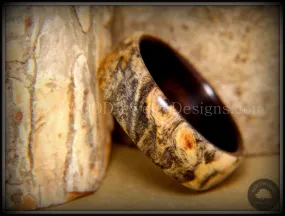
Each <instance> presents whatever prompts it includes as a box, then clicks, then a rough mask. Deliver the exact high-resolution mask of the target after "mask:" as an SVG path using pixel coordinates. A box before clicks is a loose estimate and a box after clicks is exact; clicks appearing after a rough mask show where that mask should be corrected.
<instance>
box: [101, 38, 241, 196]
mask: <svg viewBox="0 0 285 216" xmlns="http://www.w3.org/2000/svg"><path fill="white" fill-rule="evenodd" d="M99 83H100V87H101V89H102V91H103V95H104V99H105V101H106V102H108V103H110V104H111V105H112V114H113V116H114V117H115V119H116V120H117V121H118V123H119V124H120V125H121V127H122V128H123V129H124V131H125V132H126V134H127V135H128V136H129V137H130V138H131V140H132V141H133V142H134V143H135V144H136V145H137V147H138V148H139V149H140V150H141V151H143V152H144V153H145V154H146V155H147V156H148V157H150V158H151V159H152V161H153V162H154V163H155V164H156V165H158V166H159V167H161V168H162V169H163V171H164V172H165V173H166V174H168V175H170V176H172V177H174V178H175V179H177V180H178V181H180V182H181V183H182V184H183V185H184V186H186V187H188V188H191V189H193V190H198V191H202V190H207V189H209V188H211V187H213V186H214V185H217V184H218V183H220V182H221V181H222V180H224V179H225V178H226V177H227V176H229V175H230V174H231V173H232V172H233V171H234V170H235V169H236V168H237V167H238V166H239V164H240V163H241V161H242V159H243V156H242V152H243V145H242V138H241V134H240V132H239V130H238V127H237V126H236V124H235V122H234V120H233V118H232V117H231V115H230V113H229V110H227V111H228V112H225V106H224V104H223V103H222V101H221V100H220V99H219V97H218V96H217V94H216V93H215V91H214V90H213V88H212V87H211V85H210V84H209V83H208V82H207V81H206V80H205V79H204V78H203V77H202V76H201V75H200V74H199V73H198V72H197V70H196V69H195V68H194V67H193V66H192V65H191V64H190V63H189V62H188V61H187V60H186V59H185V58H184V57H183V56H182V55H180V54H179V53H178V52H177V51H175V49H174V48H172V47H170V46H169V45H167V44H166V43H165V42H163V41H162V40H160V39H158V38H156V37H154V36H151V35H147V34H143V33H136V34H134V35H132V36H130V37H128V38H127V39H125V40H124V41H123V42H121V43H120V44H119V45H118V47H117V48H116V49H115V50H113V51H112V52H111V53H110V54H109V55H108V56H106V58H105V59H104V61H103V62H102V64H101V65H100V69H99ZM177 105H181V107H183V108H184V107H188V110H189V109H190V110H192V111H190V112H187V113H186V112H185V109H184V110H183V111H181V110H178V107H177ZM189 107H190V108H189ZM194 107H196V108H197V109H196V112H195V113H194V111H195V110H194ZM207 107H216V108H220V109H219V110H221V109H223V112H222V113H221V112H219V113H217V109H212V111H209V109H207ZM191 108H192V109H191ZM197 110H198V112H197ZM205 110H208V114H209V113H211V115H205ZM202 111H204V112H202Z"/></svg>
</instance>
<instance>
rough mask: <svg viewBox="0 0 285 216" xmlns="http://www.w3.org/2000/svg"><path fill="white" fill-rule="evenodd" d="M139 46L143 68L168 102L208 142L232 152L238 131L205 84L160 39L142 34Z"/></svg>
mask: <svg viewBox="0 0 285 216" xmlns="http://www.w3.org/2000/svg"><path fill="white" fill-rule="evenodd" d="M139 46H140V53H141V56H142V59H143V61H144V63H145V65H146V67H147V69H148V70H149V72H150V74H151V76H152V77H153V79H154V81H155V82H156V84H157V85H158V86H159V88H160V89H161V90H162V92H163V93H164V94H165V96H166V97H167V98H168V99H169V100H170V104H172V105H173V106H174V107H175V108H176V110H177V111H179V113H180V114H181V115H182V116H183V117H184V118H185V119H186V120H187V121H188V122H189V123H190V124H191V126H193V127H194V128H195V129H196V130H197V131H198V132H199V133H200V134H202V135H203V136H204V137H205V138H206V139H207V140H208V141H210V142H211V143H212V144H214V145H215V146H217V147H218V148H220V149H222V150H224V151H227V152H236V151H237V150H238V147H239V144H240V142H241V136H240V133H239V130H238V128H237V126H236V124H235V122H234V120H233V118H232V116H231V114H230V112H229V109H228V108H227V107H226V106H225V105H224V104H223V103H222V101H221V100H220V99H219V97H218V96H217V95H216V94H215V92H214V90H213V88H212V87H211V86H210V85H209V83H207V82H206V81H205V79H204V78H203V77H201V75H200V74H199V73H198V72H197V71H196V70H195V68H194V67H193V66H192V65H191V64H190V63H189V62H188V61H187V60H186V59H185V58H184V57H182V56H181V55H180V54H178V53H177V52H176V51H174V50H173V49H172V48H170V47H169V46H168V45H166V44H165V43H163V42H162V41H160V40H158V39H155V38H153V37H150V36H145V37H142V38H141V40H140V44H139Z"/></svg>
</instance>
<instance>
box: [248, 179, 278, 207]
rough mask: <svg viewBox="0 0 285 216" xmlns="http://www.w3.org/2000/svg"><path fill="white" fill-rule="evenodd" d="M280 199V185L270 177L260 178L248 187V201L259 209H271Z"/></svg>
mask: <svg viewBox="0 0 285 216" xmlns="http://www.w3.org/2000/svg"><path fill="white" fill-rule="evenodd" d="M279 199H280V192H279V188H278V186H277V185H276V184H275V183H274V182H273V181H271V180H269V179H259V180H257V181H255V182H253V183H252V184H251V185H250V187H249V189H248V201H249V202H250V204H251V205H252V206H253V207H254V208H255V209H257V210H261V211H269V210H271V209H272V208H273V207H274V206H275V205H276V204H277V203H278V202H279Z"/></svg>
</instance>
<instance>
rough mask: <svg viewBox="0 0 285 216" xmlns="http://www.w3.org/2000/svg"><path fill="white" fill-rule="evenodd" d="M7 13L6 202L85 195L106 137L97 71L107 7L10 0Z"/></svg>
mask: <svg viewBox="0 0 285 216" xmlns="http://www.w3.org/2000/svg"><path fill="white" fill-rule="evenodd" d="M5 14H6V35H5V40H6V59H5V60H6V74H5V75H6V80H5V82H6V85H5V86H6V152H5V153H6V169H5V170H6V173H5V177H6V178H5V182H6V208H7V209H14V210H31V209H38V208H43V207H48V206H51V205H56V204H60V203H64V202H67V201H69V200H71V199H74V198H76V197H79V196H82V195H88V194H90V193H92V192H94V191H95V190H96V189H97V188H98V187H99V186H100V184H101V182H102V180H103V177H104V174H105V170H106V167H107V164H108V159H109V153H110V145H111V130H112V127H113V123H112V118H111V116H110V115H109V114H104V113H103V112H100V109H99V106H100V104H101V102H102V95H101V92H100V90H99V87H98V85H97V75H96V73H95V71H96V70H97V67H98V65H99V62H100V60H101V58H102V55H104V54H105V52H107V51H108V49H109V47H110V46H111V41H110V33H109V31H108V28H107V27H108V22H109V20H110V19H111V14H112V11H111V8H105V7H89V6H88V7H71V6H70V7H69V6H62V7H52V6H40V7H36V6H30V7H28V6H27V7H25V6H8V7H6V11H5ZM102 14H104V16H102ZM103 28H104V29H105V30H104V31H102V29H103ZM101 39H102V40H101Z"/></svg>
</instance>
